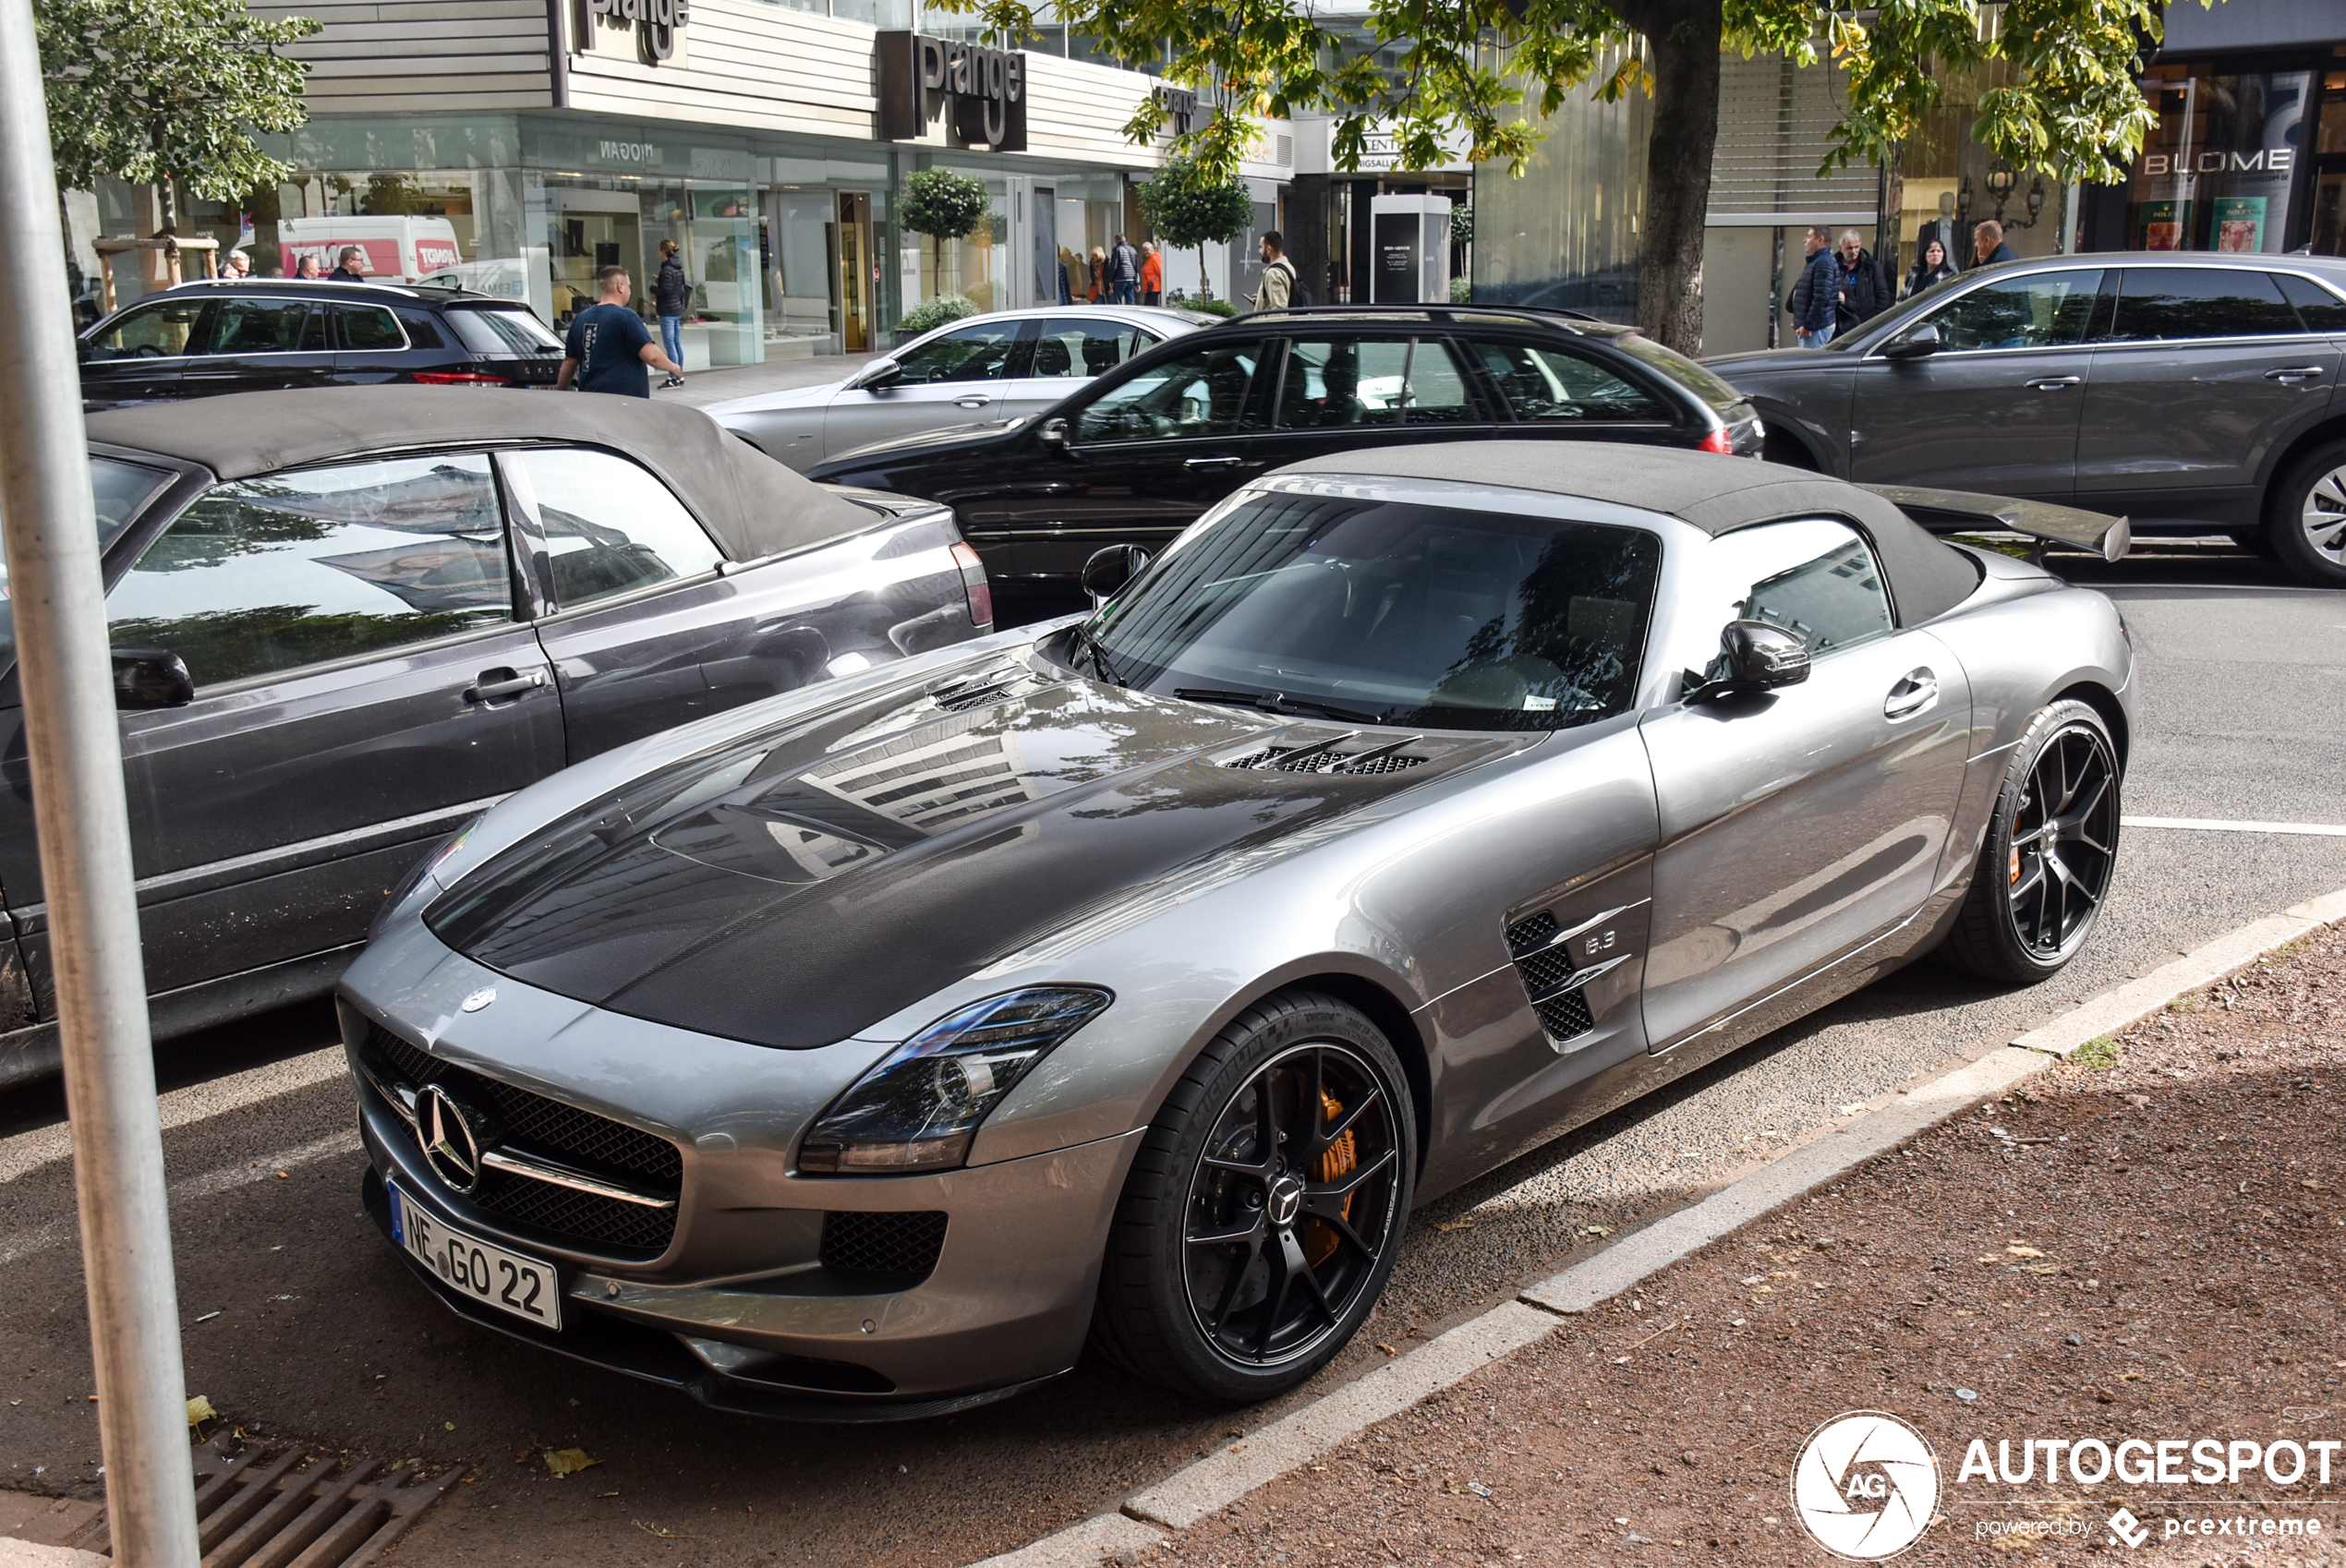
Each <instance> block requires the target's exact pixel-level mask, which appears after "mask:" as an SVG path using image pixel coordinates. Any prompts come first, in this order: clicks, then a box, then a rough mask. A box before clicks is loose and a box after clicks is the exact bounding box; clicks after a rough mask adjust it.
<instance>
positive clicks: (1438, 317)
mask: <svg viewBox="0 0 2346 1568" xmlns="http://www.w3.org/2000/svg"><path fill="white" fill-rule="evenodd" d="M1379 314H1383V315H1394V316H1401V315H1409V316H1414V315H1423V316H1424V317H1425V318H1426V319H1427V320H1434V321H1450V320H1455V319H1456V318H1457V316H1459V315H1468V316H1518V317H1521V318H1523V319H1524V320H1531V321H1538V322H1542V323H1543V324H1544V323H1547V322H1552V321H1586V322H1588V323H1589V324H1590V325H1591V326H1599V327H1605V326H1618V325H1620V323H1619V322H1615V321H1607V320H1604V319H1603V318H1602V317H1601V316H1591V315H1590V314H1589V313H1588V312H1587V311H1585V310H1570V309H1566V308H1563V307H1561V306H1548V305H1482V304H1473V303H1470V304H1466V305H1423V304H1409V305H1398V304H1394V305H1368V304H1362V305H1282V306H1279V307H1277V308H1274V309H1270V310H1253V311H1249V312H1248V313H1247V314H1246V315H1244V316H1240V317H1234V318H1232V319H1233V320H1242V321H1259V320H1263V319H1264V317H1266V316H1273V317H1277V316H1305V317H1310V316H1361V315H1379Z"/></svg>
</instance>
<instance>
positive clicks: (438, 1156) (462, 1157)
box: [416, 1083, 483, 1198]
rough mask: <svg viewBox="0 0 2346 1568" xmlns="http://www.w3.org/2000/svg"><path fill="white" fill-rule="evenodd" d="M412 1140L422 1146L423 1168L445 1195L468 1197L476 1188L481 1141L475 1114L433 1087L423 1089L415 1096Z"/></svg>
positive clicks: (432, 1084) (478, 1175)
mask: <svg viewBox="0 0 2346 1568" xmlns="http://www.w3.org/2000/svg"><path fill="white" fill-rule="evenodd" d="M416 1140H417V1142H418V1143H420V1144H422V1145H423V1150H424V1164H427V1165H429V1166H430V1167H431V1174H432V1175H434V1176H438V1177H439V1178H440V1184H441V1186H442V1187H445V1188H447V1189H448V1190H449V1191H451V1192H453V1193H455V1194H456V1195H457V1196H458V1197H460V1198H461V1197H469V1196H471V1194H472V1191H473V1189H474V1188H477V1187H478V1186H479V1185H480V1153H481V1145H482V1142H483V1139H482V1136H481V1128H480V1127H479V1126H478V1120H477V1113H474V1112H470V1111H467V1110H466V1108H465V1107H464V1106H463V1105H460V1104H457V1103H456V1102H455V1101H454V1100H453V1099H451V1098H450V1097H449V1095H448V1092H447V1091H445V1090H443V1089H441V1087H440V1085H438V1084H436V1083H428V1084H426V1085H424V1087H423V1091H422V1092H420V1093H418V1094H417V1096H416Z"/></svg>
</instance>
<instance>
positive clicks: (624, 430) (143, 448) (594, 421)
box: [90, 386, 878, 561]
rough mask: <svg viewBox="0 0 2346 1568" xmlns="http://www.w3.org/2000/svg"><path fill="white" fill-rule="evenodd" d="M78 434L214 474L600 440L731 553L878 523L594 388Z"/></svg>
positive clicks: (96, 423) (188, 413)
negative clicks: (668, 492)
mask: <svg viewBox="0 0 2346 1568" xmlns="http://www.w3.org/2000/svg"><path fill="white" fill-rule="evenodd" d="M90 439H91V440H93V441H101V442H103V443H105V444H107V445H109V446H117V447H127V448H132V449H135V450H137V451H140V452H157V453H160V454H162V455H163V456H166V457H175V458H178V459H180V460H182V461H184V462H189V463H200V464H203V465H204V466H205V467H206V468H209V469H211V470H212V472H213V473H214V474H216V475H218V476H220V477H221V478H223V479H247V478H250V477H252V476H254V475H256V474H267V473H272V472H274V471H276V470H278V469H281V468H305V467H312V466H315V465H317V464H322V463H337V462H342V461H345V460H346V459H350V458H355V457H363V456H366V455H368V454H369V453H373V452H398V451H403V450H411V449H414V448H417V447H435V446H457V445H471V446H478V445H482V444H495V443H498V442H506V441H571V442H577V443H580V444H583V445H589V446H602V447H610V448H611V449H612V450H614V451H616V452H624V453H626V454H627V455H628V456H630V457H632V458H635V460H636V461H637V462H639V463H641V464H644V465H645V466H646V467H647V468H649V469H651V470H652V472H654V473H655V474H658V475H659V476H660V477H661V478H662V479H664V480H666V481H667V482H668V487H669V488H671V489H672V490H674V491H675V492H676V494H677V495H678V497H679V498H681V499H682V500H683V502H684V504H685V506H687V507H688V508H690V509H691V511H692V513H693V514H694V515H695V516H696V517H698V518H699V519H700V520H701V522H702V523H703V524H704V525H706V526H707V529H708V531H709V532H710V534H712V535H714V536H715V537H716V539H717V543H718V545H719V546H720V548H721V549H723V550H724V551H725V553H726V555H727V556H728V557H729V558H731V559H732V560H734V561H755V560H756V559H758V558H759V557H761V556H768V555H772V554H774V553H776V552H777V551H780V550H787V549H799V548H801V547H803V546H806V545H814V544H820V543H822V542H823V541H824V540H826V539H832V538H837V537H840V536H842V535H846V534H855V533H861V532H863V531H864V530H865V529H866V528H869V527H871V526H872V525H874V524H875V523H876V522H877V521H878V519H877V518H876V517H875V516H874V515H873V514H872V513H870V512H869V511H866V510H865V508H863V507H860V506H857V505H856V504H855V503H854V502H853V501H847V500H845V499H844V498H842V497H840V496H839V495H837V494H835V493H833V492H832V491H830V490H828V489H825V488H822V487H821V486H819V485H816V484H815V483H813V482H812V481H811V480H808V479H806V478H804V477H803V476H800V475H798V474H796V473H793V472H792V470H790V469H788V468H785V467H783V466H782V465H781V464H779V463H777V462H775V461H774V460H773V459H772V458H770V457H768V456H767V455H766V454H765V453H764V452H759V451H757V450H756V448H755V447H752V446H751V445H749V444H748V443H747V442H746V441H744V440H741V439H740V438H738V437H736V436H733V435H732V434H729V433H728V432H727V431H726V430H725V428H723V427H722V426H720V425H719V424H718V423H717V422H716V421H715V420H713V419H711V418H709V416H707V415H706V414H703V413H701V412H700V411H699V410H698V409H695V408H686V407H683V405H681V404H672V403H655V402H650V401H647V400H646V399H643V398H634V397H614V396H611V395H610V394H609V393H605V392H535V391H531V392H523V391H515V390H511V389H505V388H471V387H417V386H389V387H327V388H321V389H319V390H317V391H311V392H234V393H230V394H227V395H225V396H221V397H202V398H187V399H185V400H182V401H179V402H175V403H151V404H140V405H139V406H137V407H134V408H119V409H114V410H110V411H109V412H107V413H103V414H93V415H91V416H90Z"/></svg>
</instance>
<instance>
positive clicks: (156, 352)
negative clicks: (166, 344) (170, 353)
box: [130, 343, 163, 359]
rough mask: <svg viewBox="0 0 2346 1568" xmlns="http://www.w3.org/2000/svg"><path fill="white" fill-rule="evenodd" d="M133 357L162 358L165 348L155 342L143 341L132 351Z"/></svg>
mask: <svg viewBox="0 0 2346 1568" xmlns="http://www.w3.org/2000/svg"><path fill="white" fill-rule="evenodd" d="M130 356H131V357H132V358H133V359H161V358H162V357H163V350H162V349H161V348H160V347H158V346H157V345H156V344H151V343H142V344H139V346H138V347H136V348H134V349H132V350H131V351H130Z"/></svg>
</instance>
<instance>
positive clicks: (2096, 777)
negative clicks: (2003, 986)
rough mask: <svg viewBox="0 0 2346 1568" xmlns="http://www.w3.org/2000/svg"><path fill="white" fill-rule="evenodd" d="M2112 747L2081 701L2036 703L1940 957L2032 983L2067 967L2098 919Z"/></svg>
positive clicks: (2114, 800) (2114, 780) (2114, 821)
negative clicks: (1945, 955) (2033, 715)
mask: <svg viewBox="0 0 2346 1568" xmlns="http://www.w3.org/2000/svg"><path fill="white" fill-rule="evenodd" d="M2120 782H2121V780H2120V777H2119V769H2118V749H2117V747H2116V746H2115V745H2113V744H2112V743H2111V742H2110V726H2109V725H2108V724H2106V723H2104V722H2103V721H2102V717H2101V715H2100V714H2098V713H2097V712H2096V711H2095V710H2094V709H2093V708H2092V706H2089V705H2087V704H2086V703H2081V702H2075V701H2071V700H2067V699H2064V700H2062V701H2061V702H2057V703H2052V704H2050V705H2049V706H2045V707H2043V708H2040V709H2039V710H2038V713H2037V715H2036V717H2035V718H2032V719H2030V720H2029V721H2028V728H2027V730H2026V731H2025V732H2024V733H2023V734H2022V735H2021V738H2020V743H2019V744H2018V745H2016V746H2014V747H2013V751H2012V762H2011V764H2010V765H2009V766H2007V767H2006V768H2005V769H2004V782H2003V788H2002V790H2000V791H1999V792H1998V794H1997V796H1996V814H1995V816H1994V818H1993V819H1992V820H1990V821H1989V825H1988V842H1987V844H1986V845H1985V846H1984V847H1983V848H1982V849H1981V850H1980V852H1979V865H1978V867H1977V870H1976V871H1974V872H1973V874H1972V878H1971V890H1970V892H1969V893H1968V894H1967V895H1965V899H1964V906H1963V913H1962V914H1961V915H1960V916H1959V917H1958V919H1957V921H1956V923H1955V928H1954V930H1953V933H1951V934H1950V935H1949V936H1948V939H1947V952H1948V956H1949V957H1951V958H1953V959H1954V960H1955V962H1957V963H1958V964H1961V965H1962V966H1963V967H1964V968H1965V969H1967V970H1969V971H1972V972H1973V973H1974V974H1977V975H1982V976H1985V977H1986V978H1988V979H1989V980H2001V981H2015V982H2018V983H2022V984H2033V983H2036V982H2037V981H2039V980H2045V979H2049V978H2050V977H2051V976H2052V975H2055V974H2058V973H2060V972H2061V971H2062V969H2064V968H2066V967H2067V966H2068V964H2069V961H2070V960H2071V959H2074V958H2075V957H2076V956H2077V955H2078V953H2079V952H2081V951H2082V950H2083V949H2084V947H2085V946H2086V939H2087V938H2088V937H2089V936H2091V935H2093V929H2094V925H2095V923H2096V922H2098V920H2099V919H2100V918H2101V906H2102V902H2103V900H2104V899H2106V898H2107V897H2108V896H2109V893H2110V880H2111V877H2112V874H2114V873H2115V871H2116V870H2117V864H2118V816H2119V785H2120Z"/></svg>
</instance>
